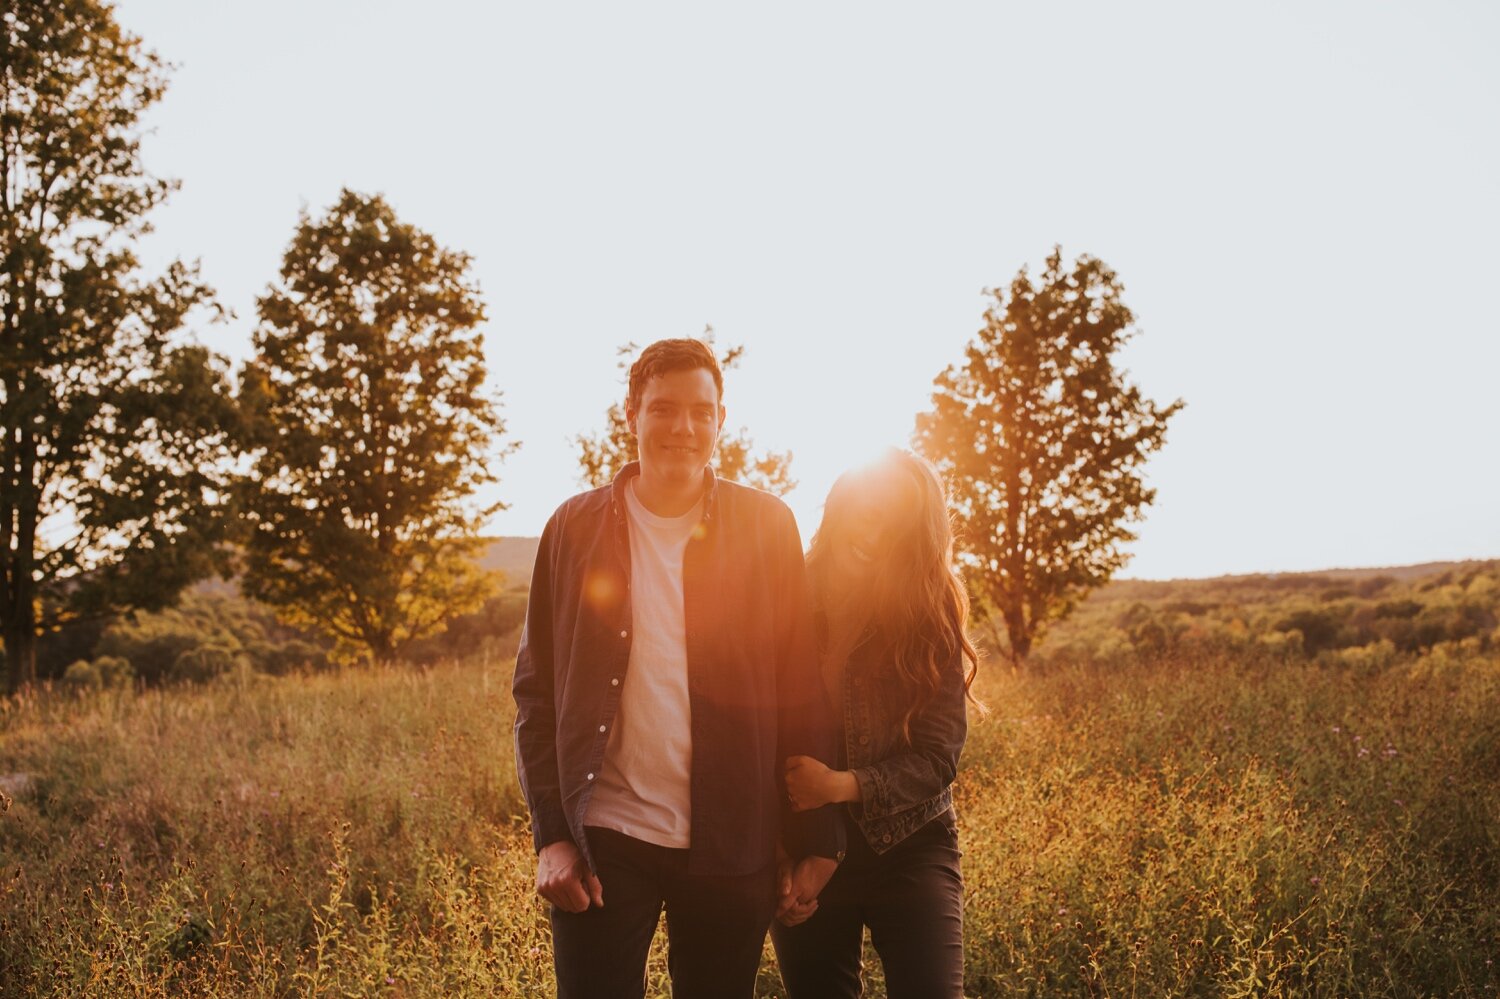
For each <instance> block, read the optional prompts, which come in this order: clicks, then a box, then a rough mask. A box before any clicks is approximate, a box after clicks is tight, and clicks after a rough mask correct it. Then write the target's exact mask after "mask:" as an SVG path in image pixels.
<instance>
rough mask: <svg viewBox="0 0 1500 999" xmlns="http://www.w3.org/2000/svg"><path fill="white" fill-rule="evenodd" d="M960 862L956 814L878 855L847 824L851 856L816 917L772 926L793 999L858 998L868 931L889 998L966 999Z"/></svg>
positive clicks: (939, 819) (820, 898)
mask: <svg viewBox="0 0 1500 999" xmlns="http://www.w3.org/2000/svg"><path fill="white" fill-rule="evenodd" d="M958 859H959V852H958V833H957V830H956V828H955V826H954V822H953V814H952V813H951V812H949V813H948V814H946V815H940V816H938V817H937V818H935V819H933V820H932V821H931V822H929V823H927V824H926V825H925V826H923V827H922V828H921V829H918V830H917V831H916V832H914V833H912V834H911V835H910V836H909V837H907V838H906V839H905V840H903V841H902V842H900V843H898V844H896V846H895V847H893V848H892V849H891V850H889V851H888V852H886V853H884V854H879V855H877V854H876V853H875V852H874V851H873V850H871V849H870V847H869V844H867V843H866V842H865V837H864V834H863V833H861V832H860V831H859V829H858V828H857V827H856V826H855V825H854V824H853V823H852V822H851V823H849V853H848V856H847V857H846V858H845V860H844V862H843V863H842V864H840V865H839V869H838V871H837V872H836V873H835V874H834V876H833V879H832V880H831V881H829V882H828V887H826V888H824V889H823V893H822V894H821V895H820V896H818V911H817V912H815V913H813V915H812V917H811V918H810V919H808V920H807V921H806V922H805V923H802V924H800V925H798V926H791V927H787V926H782V925H780V924H779V923H778V924H775V925H773V926H772V927H771V939H772V941H773V942H774V943H775V944H776V960H777V963H778V964H780V965H781V980H782V982H783V983H785V985H786V989H787V995H788V997H789V999H841V997H845V996H848V997H856V996H859V995H860V993H861V984H860V977H859V970H860V955H861V951H862V947H863V938H864V928H865V927H866V926H868V927H869V928H870V941H871V943H873V944H874V945H875V952H876V953H877V954H879V955H880V963H881V965H882V966H883V967H884V969H885V985H886V994H887V995H888V996H889V997H890V999H917V997H921V999H948V997H952V999H962V997H963V994H964V993H963V981H964V943H963V940H964V933H963V880H962V877H961V876H960V874H959V863H958Z"/></svg>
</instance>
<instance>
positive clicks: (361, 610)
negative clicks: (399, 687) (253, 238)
mask: <svg viewBox="0 0 1500 999" xmlns="http://www.w3.org/2000/svg"><path fill="white" fill-rule="evenodd" d="M469 263H470V261H469V257H468V255H467V254H464V253H459V252H455V251H452V250H448V249H445V248H443V247H442V246H440V245H438V243H437V242H436V241H435V240H434V239H433V237H432V236H430V235H428V234H427V233H425V232H422V231H421V230H419V229H417V228H415V227H413V226H411V225H408V224H406V223H403V222H401V221H400V220H399V219H397V217H396V214H395V212H394V211H393V210H392V209H391V207H390V205H389V204H387V203H386V201H385V200H384V199H383V198H381V197H379V196H378V195H377V196H373V197H370V196H364V195H360V194H356V193H353V192H351V191H347V190H346V191H343V192H342V193H341V194H340V196H339V199H338V202H337V203H336V204H335V205H334V206H333V207H332V208H331V209H330V210H329V211H328V213H327V215H326V216H324V217H322V218H318V219H314V218H311V217H310V216H309V215H308V214H307V213H306V212H303V213H302V216H301V218H300V220H299V223H298V225H297V230H296V234H295V236H294V237H293V239H292V242H291V245H290V246H289V247H288V248H287V251H286V255H285V258H284V260H283V263H282V268H281V276H280V283H279V284H277V285H273V286H272V287H271V288H270V289H269V290H268V291H267V292H266V294H265V295H264V296H262V297H261V299H260V300H259V312H260V323H259V326H258V327H257V329H256V332H255V337H254V343H255V348H256V351H257V356H256V358H255V360H254V361H253V362H252V363H251V365H250V366H248V367H247V370H246V372H245V386H246V387H245V389H244V390H243V391H242V396H243V397H244V398H245V399H246V402H245V407H246V408H247V410H253V411H254V427H255V434H254V438H253V440H254V445H255V449H256V453H255V463H254V469H253V471H252V473H251V475H250V483H249V487H248V491H247V499H246V507H247V511H248V518H249V520H250V524H251V528H250V532H249V540H248V542H247V549H246V569H245V584H246V590H247V592H248V593H249V594H250V595H252V596H254V597H256V598H257V599H260V600H262V601H264V602H266V603H268V604H270V605H272V606H273V607H275V608H276V609H277V611H278V613H279V614H280V615H281V616H282V617H283V619H284V620H286V621H288V622H289V623H293V624H297V625H302V626H307V627H311V628H313V629H315V630H317V631H319V632H321V633H323V634H325V635H327V636H329V637H331V638H333V639H334V640H335V642H336V646H335V648H336V652H337V654H338V656H339V657H340V658H342V659H345V660H349V659H353V658H358V657H361V656H364V657H369V658H373V659H375V660H376V661H378V662H387V661H390V660H392V659H395V658H397V657H398V656H399V655H400V654H401V651H402V649H403V648H404V647H405V646H406V645H407V644H408V643H410V642H412V641H414V640H416V639H419V638H421V637H423V636H424V635H430V634H434V633H436V632H439V631H441V630H442V628H443V626H444V622H445V621H446V620H447V619H448V618H450V617H452V616H453V615H456V614H462V613H465V612H467V611H470V610H473V609H475V608H477V607H478V606H479V605H480V604H481V603H482V602H483V600H484V598H485V597H486V596H487V595H488V593H489V592H490V590H491V587H492V581H491V579H490V577H489V575H488V574H486V573H483V572H481V571H480V569H479V568H478V566H477V564H476V562H475V555H476V554H477V551H478V548H479V546H480V544H481V543H482V542H481V541H480V539H479V537H478V530H479V528H480V526H481V525H482V524H483V522H484V520H485V519H486V518H487V517H489V516H490V515H491V514H492V513H494V512H495V511H496V510H500V509H503V507H504V504H502V503H499V502H495V503H492V504H490V505H488V506H479V507H476V506H475V504H474V502H473V500H474V494H475V492H476V491H477V490H478V489H479V488H480V487H481V486H484V485H486V484H488V483H492V482H494V481H496V478H497V476H496V475H495V474H494V472H493V471H491V467H492V464H493V463H495V462H498V461H499V460H500V459H501V458H503V457H504V455H505V454H506V453H508V451H509V450H510V448H509V447H496V446H495V445H496V441H497V440H498V438H499V437H500V436H501V435H502V434H503V433H504V429H505V424H504V421H503V420H502V419H500V417H499V414H498V403H497V400H495V399H493V398H492V397H491V396H490V395H488V394H487V393H486V391H485V389H484V379H485V364H484V356H483V352H482V347H483V337H482V336H481V335H480V334H479V333H478V332H476V330H477V328H478V327H479V325H480V324H481V323H482V322H483V321H484V306H483V303H482V302H481V300H480V297H479V290H478V288H477V286H476V285H475V284H474V283H473V282H472V281H471V280H470V278H469V274H468V271H469Z"/></svg>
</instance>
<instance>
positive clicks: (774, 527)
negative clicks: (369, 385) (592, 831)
mask: <svg viewBox="0 0 1500 999" xmlns="http://www.w3.org/2000/svg"><path fill="white" fill-rule="evenodd" d="M638 474H640V465H639V464H638V463H631V464H630V465H628V466H626V467H625V469H624V470H623V471H621V472H620V474H619V475H618V476H617V477H616V478H615V481H614V483H613V484H612V485H609V486H604V487H602V488H599V489H595V490H592V491H590V492H586V493H581V494H580V495H578V496H574V497H573V498H572V499H570V500H568V501H567V502H565V503H564V504H563V505H562V506H561V507H559V508H558V509H557V512H556V513H554V514H553V515H552V518H551V520H549V521H548V522H547V527H546V529H545V530H544V531H543V532H542V538H541V543H540V546H539V547H538V549H537V558H536V569H535V571H534V573H533V574H532V578H531V595H530V599H529V602H528V604H527V608H526V624H525V628H524V630H523V632H522V635H521V648H520V651H519V652H518V653H517V655H516V674H515V682H514V685H513V690H514V694H515V699H516V727H515V736H516V770H517V773H518V775H519V776H520V779H521V790H522V793H523V794H524V795H525V798H526V806H527V808H528V809H529V810H530V812H531V827H532V836H533V839H534V842H535V845H536V848H537V849H538V850H540V849H541V848H542V847H544V846H546V845H547V844H549V843H554V842H557V841H559V840H564V839H570V840H572V841H573V842H574V843H576V844H577V845H578V847H579V849H580V850H581V851H582V853H583V856H584V859H585V860H587V861H588V863H589V866H590V867H591V868H592V867H593V866H594V865H593V857H592V855H591V854H590V852H589V844H588V837H587V835H586V834H585V832H584V821H585V819H586V817H587V814H588V804H589V797H590V795H591V794H592V792H593V784H594V777H595V775H597V774H598V773H599V770H600V765H601V764H602V762H603V760H604V750H605V746H606V745H607V744H608V741H609V734H608V733H609V731H610V730H611V729H612V728H613V727H614V718H615V714H616V712H617V711H618V710H619V706H620V686H621V684H622V683H623V681H624V679H625V673H626V670H627V668H628V666H629V662H630V628H631V606H630V537H629V534H628V531H629V526H628V522H627V519H626V513H625V498H624V497H625V493H624V490H625V485H626V483H627V482H628V481H629V480H630V478H631V477H632V476H635V475H638ZM705 475H706V477H707V491H706V494H705V496H704V514H703V520H702V522H701V523H700V524H699V525H698V527H697V529H696V530H695V531H694V533H693V536H692V538H691V539H690V540H689V541H688V544H687V549H686V551H685V552H684V554H683V567H682V577H683V610H684V618H685V622H686V635H685V640H686V648H687V665H688V697H689V701H690V703H691V713H692V719H691V726H692V727H691V733H692V741H693V761H692V778H691V780H692V786H691V789H690V794H691V802H692V806H691V807H692V831H691V846H690V847H689V850H688V870H689V871H690V872H692V873H695V874H715V875H723V876H733V875H740V874H750V873H753V872H755V871H759V870H763V869H765V868H766V867H768V866H769V865H770V864H771V863H772V862H773V861H774V859H775V848H776V842H777V838H778V836H780V837H781V838H782V839H783V840H784V842H785V843H786V846H787V849H788V851H789V852H790V853H791V854H792V855H793V856H794V857H798V856H805V855H818V856H824V857H838V856H841V855H842V850H843V828H842V823H841V822H840V821H839V820H838V815H837V813H836V812H835V811H834V810H833V807H832V806H825V807H823V808H820V809H816V810H814V811H811V812H807V813H801V814H796V815H793V814H792V813H791V811H790V809H789V808H788V807H787V805H786V795H785V793H784V785H783V783H782V763H783V761H784V760H785V759H786V758H787V757H788V756H794V755H799V754H800V755H807V756H814V757H817V758H818V759H821V760H823V761H825V762H828V763H831V762H833V761H834V760H835V759H836V758H837V753H838V726H837V723H836V722H835V721H834V716H833V714H832V711H831V710H830V708H829V705H828V701H827V696H826V695H825V693H824V691H823V684H822V680H821V678H820V676H819V672H818V660H817V651H816V642H815V639H814V637H813V631H812V619H811V612H810V605H809V600H808V592H807V582H806V575H805V573H804V570H803V564H802V545H801V540H800V538H799V537H798V534H797V525H796V521H795V520H794V519H793V518H792V513H791V511H790V510H788V509H787V507H786V505H785V504H784V503H782V502H781V501H780V500H779V499H777V498H776V497H774V496H772V495H770V494H769V493H764V492H760V491H759V490H755V489H750V488H748V487H746V486H741V485H738V484H737V483H733V482H727V481H721V480H718V479H717V478H715V477H714V475H713V473H712V472H711V471H708V472H705Z"/></svg>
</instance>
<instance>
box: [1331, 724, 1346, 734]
mask: <svg viewBox="0 0 1500 999" xmlns="http://www.w3.org/2000/svg"><path fill="white" fill-rule="evenodd" d="M1333 730H1334V732H1335V733H1337V732H1342V731H1343V730H1344V729H1343V726H1341V725H1335V726H1333Z"/></svg>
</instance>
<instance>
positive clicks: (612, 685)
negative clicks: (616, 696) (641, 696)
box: [609, 677, 620, 687]
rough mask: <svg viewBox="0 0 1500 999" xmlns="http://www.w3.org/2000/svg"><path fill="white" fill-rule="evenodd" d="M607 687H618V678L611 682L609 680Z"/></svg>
mask: <svg viewBox="0 0 1500 999" xmlns="http://www.w3.org/2000/svg"><path fill="white" fill-rule="evenodd" d="M609 685H610V686H611V687H618V686H619V685H620V678H619V677H615V678H614V679H613V680H610V681H609Z"/></svg>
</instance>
